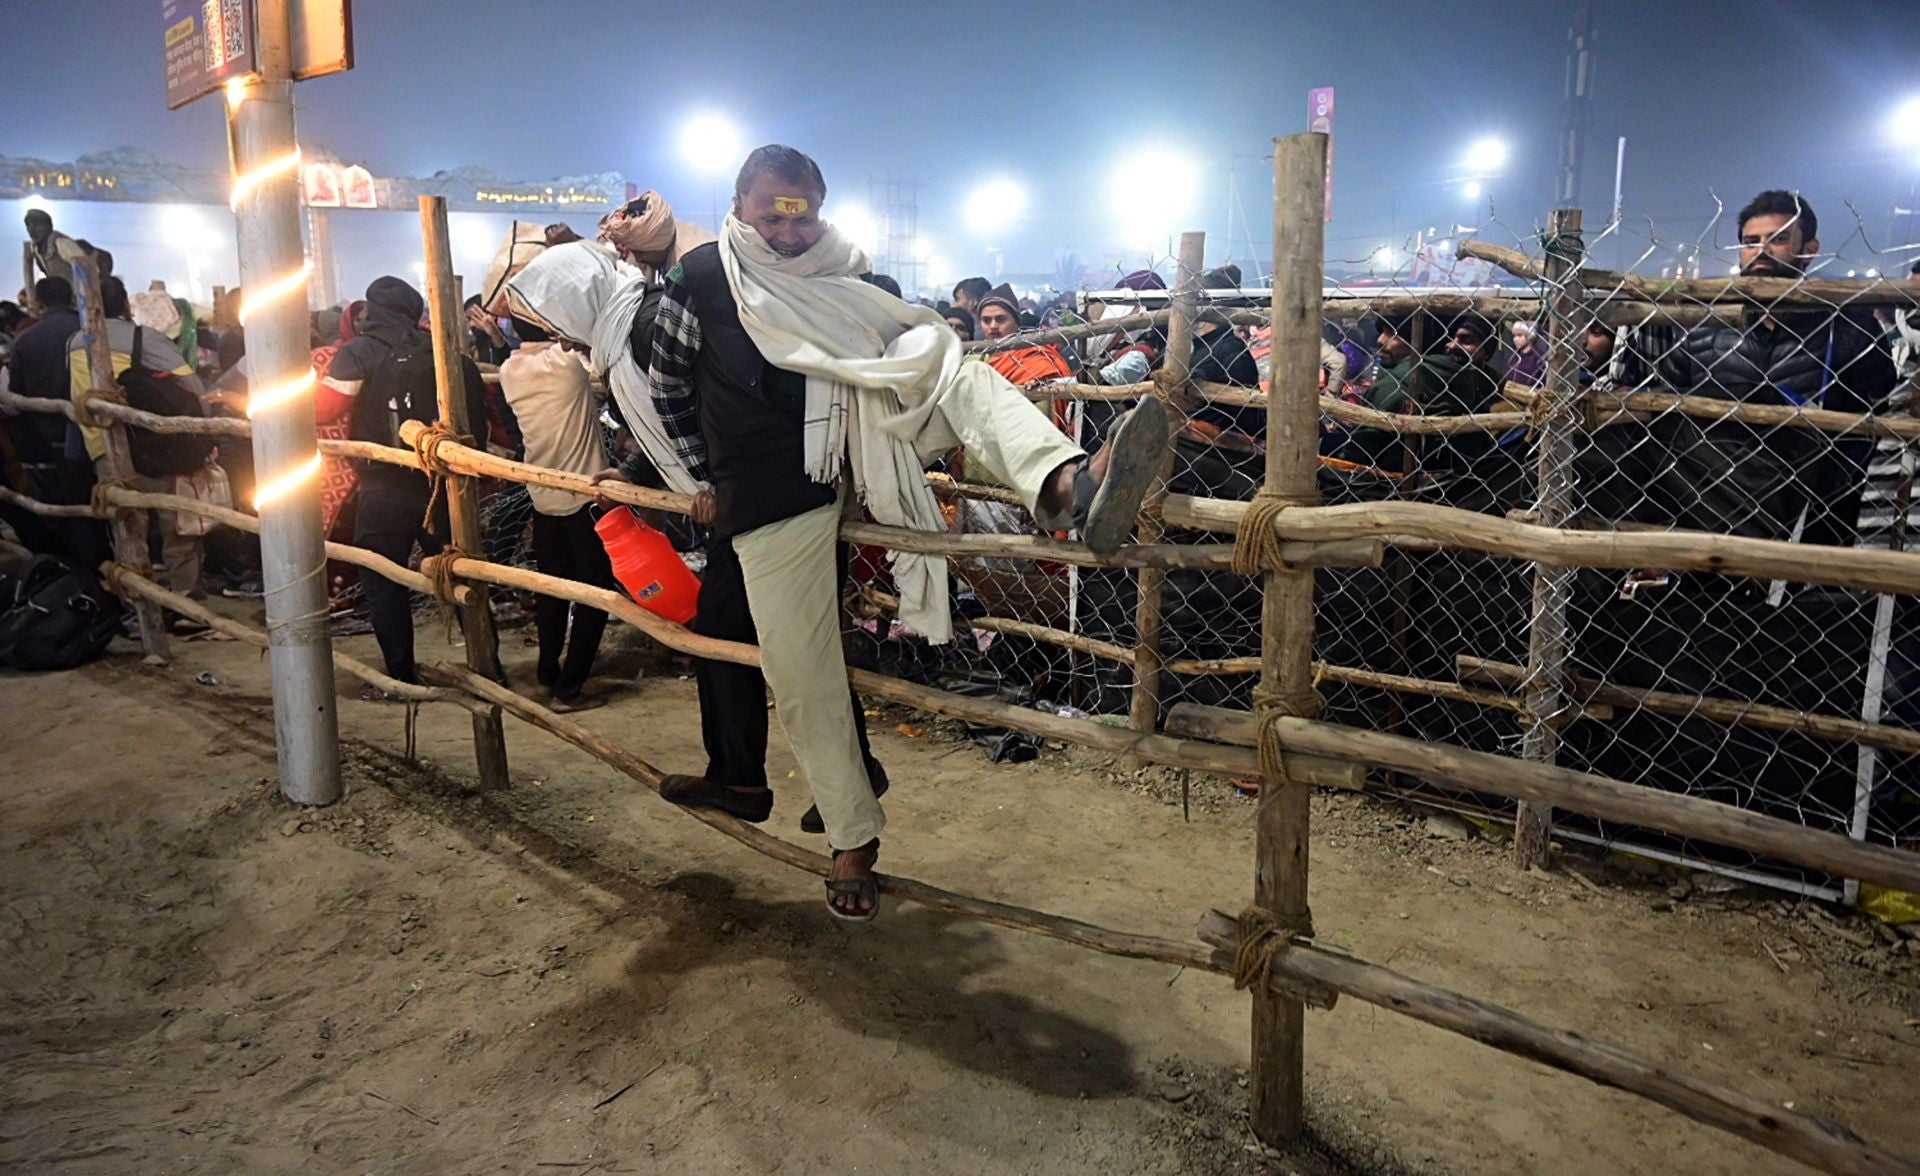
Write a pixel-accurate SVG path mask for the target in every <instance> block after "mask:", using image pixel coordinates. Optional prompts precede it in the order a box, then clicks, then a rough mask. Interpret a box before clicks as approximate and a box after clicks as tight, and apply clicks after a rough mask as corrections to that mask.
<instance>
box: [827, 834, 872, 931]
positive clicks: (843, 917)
mask: <svg viewBox="0 0 1920 1176" xmlns="http://www.w3.org/2000/svg"><path fill="white" fill-rule="evenodd" d="M867 849H870V850H872V851H873V861H872V862H870V863H868V866H867V869H868V871H869V873H868V874H867V876H866V877H864V878H828V879H827V913H828V914H831V915H832V916H833V917H834V918H835V919H838V920H839V921H840V922H842V923H871V922H873V921H874V919H876V918H878V917H879V915H880V883H879V881H878V880H877V879H876V878H875V877H874V876H873V874H872V873H871V871H872V869H873V867H874V866H877V865H879V864H880V839H879V838H878V837H876V838H874V839H873V840H872V841H869V842H867V843H866V844H865V845H862V846H860V847H859V848H857V849H836V850H834V851H833V856H834V860H836V861H837V860H839V858H840V855H841V854H843V853H859V852H860V851H861V850H867ZM843 895H846V896H851V897H854V898H859V899H864V900H865V901H866V904H867V912H866V913H865V914H863V915H850V914H848V913H847V912H845V911H843V910H841V909H840V908H839V907H837V906H835V905H834V904H833V900H834V899H835V898H838V897H841V896H843Z"/></svg>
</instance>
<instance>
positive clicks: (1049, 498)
mask: <svg viewBox="0 0 1920 1176" xmlns="http://www.w3.org/2000/svg"><path fill="white" fill-rule="evenodd" d="M1086 461H1087V459H1086V458H1084V457H1076V458H1074V459H1073V460H1072V461H1068V462H1062V463H1061V464H1060V467H1059V468H1058V469H1056V470H1054V471H1053V472H1052V473H1051V474H1048V475H1047V481H1046V485H1045V486H1043V487H1041V489H1040V502H1039V506H1040V509H1041V510H1043V511H1045V512H1046V513H1048V514H1066V513H1068V512H1070V511H1072V509H1073V476H1074V475H1075V474H1077V473H1079V472H1080V467H1081V466H1082V465H1085V464H1086Z"/></svg>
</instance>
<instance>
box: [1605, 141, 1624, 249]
mask: <svg viewBox="0 0 1920 1176" xmlns="http://www.w3.org/2000/svg"><path fill="white" fill-rule="evenodd" d="M1626 174H1627V137H1626V136H1625V135H1622V136H1620V142H1619V143H1618V144H1617V145H1616V147H1615V148H1614V153H1613V219H1612V220H1610V221H1608V222H1607V227H1608V228H1612V227H1613V226H1614V225H1617V224H1619V223H1620V204H1621V200H1620V193H1621V189H1622V183H1623V181H1624V180H1625V178H1626Z"/></svg>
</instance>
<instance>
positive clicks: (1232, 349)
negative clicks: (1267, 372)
mask: <svg viewBox="0 0 1920 1176" xmlns="http://www.w3.org/2000/svg"><path fill="white" fill-rule="evenodd" d="M1188 375H1189V376H1191V377H1192V379H1193V380H1194V382H1195V383H1200V384H1231V385H1233V386H1234V387H1236V388H1258V387H1259V386H1260V368H1259V365H1257V364H1256V363H1254V360H1253V352H1252V351H1250V350H1248V349H1247V341H1246V340H1245V339H1242V338H1241V337H1240V336H1239V335H1237V334H1235V333H1234V331H1233V328H1231V327H1220V328H1218V329H1216V330H1214V331H1213V332H1212V333H1210V334H1206V335H1202V334H1198V333H1195V335H1194V336H1193V360H1192V362H1191V364H1190V365H1189V367H1188ZM1193 415H1194V417H1195V419H1197V420H1203V421H1208V422H1211V423H1212V424H1216V425H1219V426H1220V427H1221V428H1223V429H1233V430H1235V431H1237V432H1241V433H1245V434H1246V435H1247V436H1249V437H1263V436H1265V435H1266V432H1267V414H1266V411H1265V410H1264V409H1259V408H1238V407H1235V406H1233V405H1230V404H1207V405H1204V406H1203V407H1201V408H1200V409H1199V410H1197V411H1196V412H1195V413H1194V414H1193Z"/></svg>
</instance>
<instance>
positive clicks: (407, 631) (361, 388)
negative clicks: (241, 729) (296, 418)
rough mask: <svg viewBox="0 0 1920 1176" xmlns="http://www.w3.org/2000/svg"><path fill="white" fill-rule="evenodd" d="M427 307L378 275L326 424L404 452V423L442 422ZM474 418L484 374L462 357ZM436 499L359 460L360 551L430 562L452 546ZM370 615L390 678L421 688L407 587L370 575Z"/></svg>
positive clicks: (399, 473) (478, 417) (325, 411)
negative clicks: (418, 553)
mask: <svg viewBox="0 0 1920 1176" xmlns="http://www.w3.org/2000/svg"><path fill="white" fill-rule="evenodd" d="M425 312H426V300H425V299H424V298H422V297H421V296H420V292H419V291H418V290H415V289H414V288H413V287H412V286H410V285H408V284H407V283H406V282H404V281H402V280H401V279H399V278H395V277H385V278H376V279H374V282H373V284H372V285H370V286H368V287H367V305H366V311H365V316H366V317H365V326H363V327H362V328H361V329H360V334H359V335H358V336H356V337H354V338H352V339H349V340H348V341H347V342H346V343H345V344H343V345H342V346H341V348H340V350H339V351H337V352H335V353H334V356H333V362H332V364H330V365H329V366H328V368H327V372H326V379H325V382H324V388H323V392H322V395H321V396H320V398H319V399H318V401H317V402H316V406H315V407H316V409H317V411H318V413H319V415H320V417H321V419H323V420H330V419H333V418H334V417H336V416H338V415H340V414H341V413H342V412H345V413H348V414H351V415H350V416H349V418H348V419H349V421H350V428H349V430H348V432H349V435H350V436H351V437H352V438H353V439H354V440H356V441H372V442H375V443H376V444H380V445H392V446H399V445H402V442H401V440H400V424H401V422H403V421H409V420H414V421H423V422H431V421H436V420H438V419H439V417H440V413H439V397H438V384H437V381H436V379H435V376H434V368H433V343H432V340H431V339H429V338H428V336H427V335H426V333H425V332H424V331H422V330H421V329H420V316H421V315H422V314H424V313H425ZM460 366H461V371H462V374H463V376H464V377H465V391H466V396H467V404H468V409H467V411H468V414H469V419H471V420H474V421H477V422H484V421H485V420H486V419H487V415H486V392H487V389H486V383H485V382H484V381H483V380H482V379H481V378H480V369H479V368H477V367H475V366H474V365H473V361H472V360H471V359H468V358H466V357H465V356H462V357H461V359H460ZM431 498H432V494H431V492H430V487H429V485H428V483H427V478H426V475H425V474H422V473H421V472H420V471H418V470H413V469H408V468H405V467H402V466H396V465H390V464H388V463H386V462H377V461H369V462H364V463H362V466H361V470H360V493H359V504H358V506H357V508H356V510H355V512H354V523H353V542H354V545H355V546H356V547H364V548H366V549H367V550H369V551H373V552H376V553H377V554H380V555H384V556H386V557H387V558H388V559H390V560H392V561H393V562H395V563H397V564H400V565H402V566H405V565H406V562H407V557H408V555H409V554H410V553H411V552H412V551H413V545H414V543H416V542H418V543H419V544H420V548H421V550H422V551H424V552H425V553H426V554H428V555H436V554H438V553H439V552H440V550H441V549H442V548H444V547H445V546H446V544H447V535H448V533H449V532H448V527H447V506H446V498H445V496H444V495H442V496H440V499H439V501H438V502H437V503H436V504H435V506H434V511H433V517H432V519H430V520H429V519H427V518H426V514H427V503H428V502H429V500H430V499H431ZM360 584H361V587H362V588H364V589H365V590H366V594H367V612H368V614H369V615H370V617H371V619H372V621H373V635H374V638H375V640H377V641H378V642H379V643H380V656H381V657H382V658H383V659H384V660H385V662H386V667H387V673H388V674H389V675H391V676H392V677H395V678H398V679H399V680H400V681H402V682H418V681H419V680H420V677H419V674H418V672H417V671H416V669H415V667H414V660H413V611H412V608H411V606H410V604H409V601H408V596H407V589H406V588H405V587H403V586H402V585H399V584H395V583H394V582H393V581H391V580H388V579H387V578H385V577H384V576H380V575H377V574H375V573H373V572H363V573H362V574H361V576H360Z"/></svg>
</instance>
